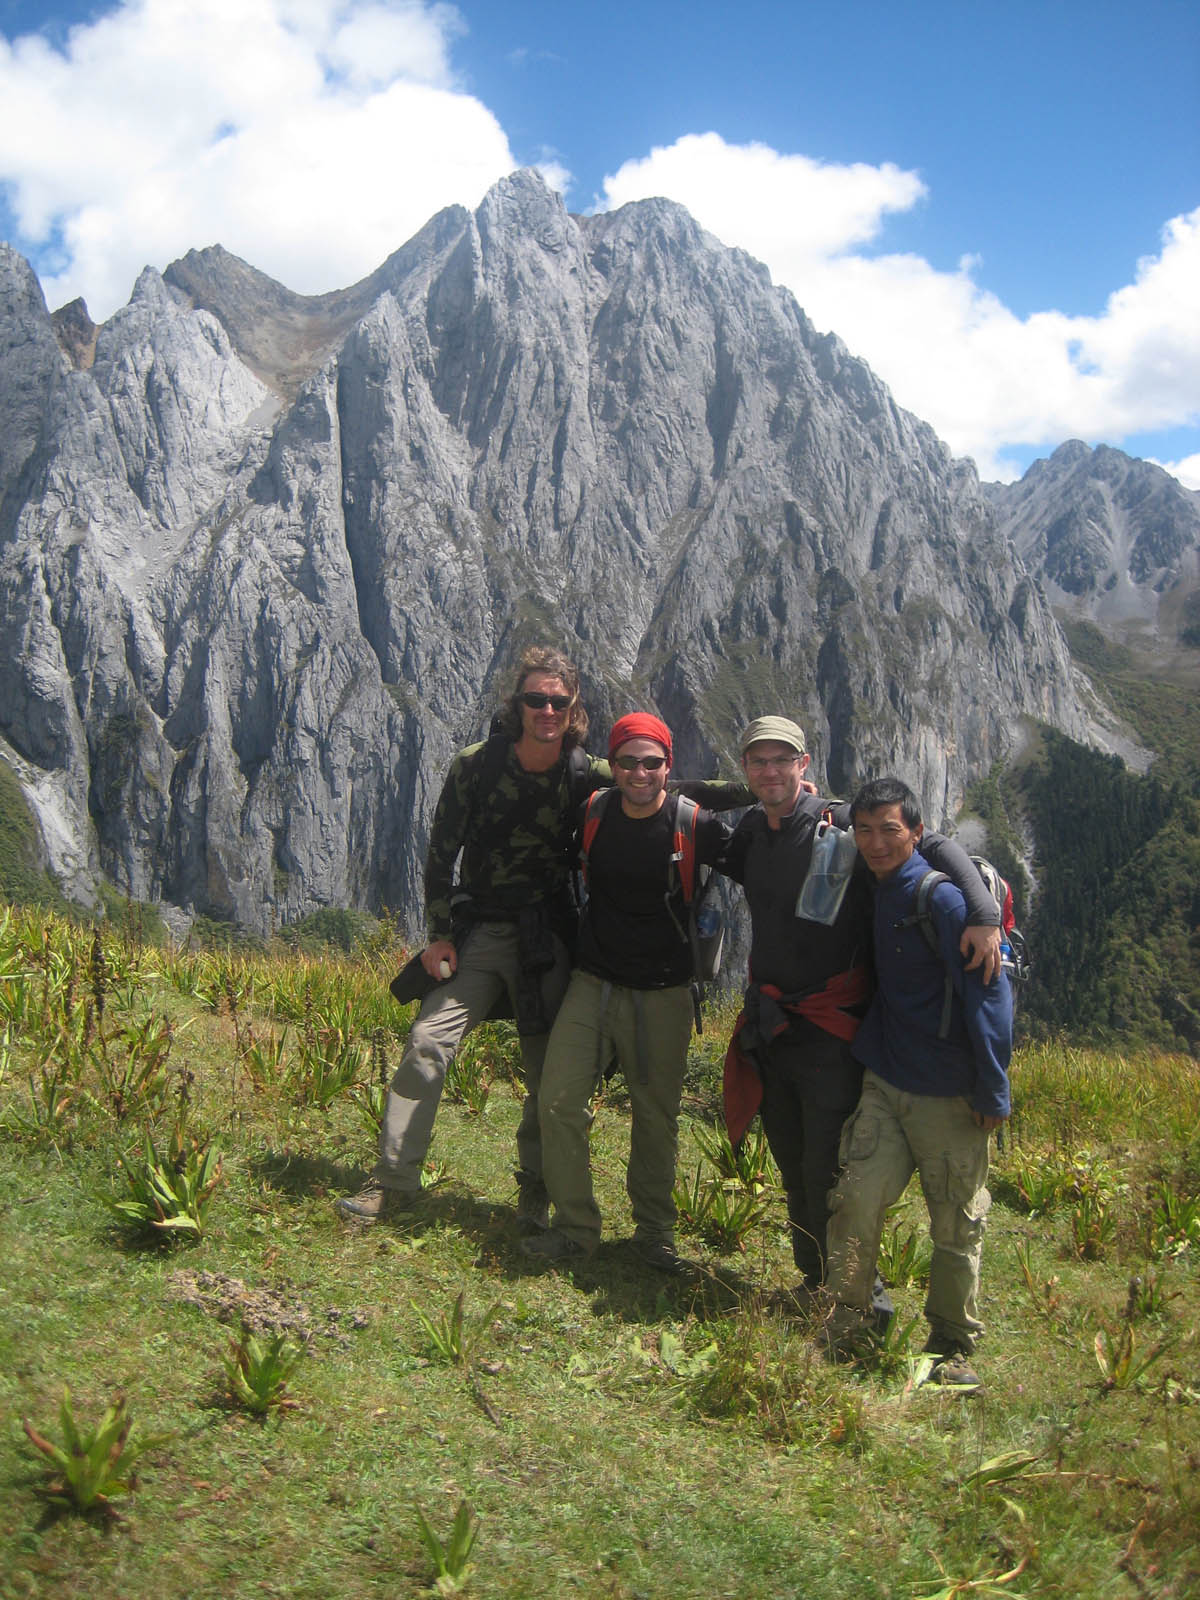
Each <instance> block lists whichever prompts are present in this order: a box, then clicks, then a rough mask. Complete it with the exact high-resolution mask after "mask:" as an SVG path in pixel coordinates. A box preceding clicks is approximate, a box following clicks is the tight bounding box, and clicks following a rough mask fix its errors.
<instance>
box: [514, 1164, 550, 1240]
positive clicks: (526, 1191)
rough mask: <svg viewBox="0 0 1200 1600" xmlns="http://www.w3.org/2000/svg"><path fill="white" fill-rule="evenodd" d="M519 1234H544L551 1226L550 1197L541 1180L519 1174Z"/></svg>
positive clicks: (530, 1174) (526, 1174) (525, 1174)
mask: <svg viewBox="0 0 1200 1600" xmlns="http://www.w3.org/2000/svg"><path fill="white" fill-rule="evenodd" d="M517 1191H518V1199H517V1232H518V1233H542V1232H544V1231H545V1229H547V1228H548V1227H549V1226H550V1196H549V1194H548V1193H547V1192H546V1185H545V1184H544V1183H543V1181H542V1180H541V1178H535V1177H534V1176H533V1175H532V1173H524V1172H518V1173H517Z"/></svg>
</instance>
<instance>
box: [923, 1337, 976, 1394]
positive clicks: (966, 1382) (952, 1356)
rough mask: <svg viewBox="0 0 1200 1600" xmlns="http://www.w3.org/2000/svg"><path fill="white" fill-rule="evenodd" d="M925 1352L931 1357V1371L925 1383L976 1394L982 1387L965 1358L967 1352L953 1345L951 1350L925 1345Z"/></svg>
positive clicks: (973, 1369)
mask: <svg viewBox="0 0 1200 1600" xmlns="http://www.w3.org/2000/svg"><path fill="white" fill-rule="evenodd" d="M925 1353H926V1354H927V1355H931V1356H932V1357H933V1371H932V1372H931V1373H930V1374H929V1376H928V1377H927V1378H926V1380H925V1382H926V1383H936V1384H940V1385H941V1387H942V1388H943V1389H962V1390H964V1391H969V1392H971V1393H974V1394H978V1393H979V1392H980V1390H981V1389H982V1388H983V1380H982V1379H981V1378H980V1376H979V1374H978V1373H977V1372H976V1371H975V1368H974V1367H973V1366H972V1365H971V1363H970V1361H969V1360H968V1359H967V1352H966V1351H965V1350H963V1349H962V1348H960V1347H959V1346H955V1347H954V1348H953V1349H951V1350H944V1351H943V1350H930V1348H929V1346H928V1345H926V1347H925Z"/></svg>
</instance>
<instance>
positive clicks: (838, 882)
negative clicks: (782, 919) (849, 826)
mask: <svg viewBox="0 0 1200 1600" xmlns="http://www.w3.org/2000/svg"><path fill="white" fill-rule="evenodd" d="M857 859H858V850H857V849H856V847H855V844H854V835H853V834H851V833H847V832H845V830H844V829H842V828H835V827H834V825H833V824H832V823H831V822H818V823H817V831H816V835H815V837H814V839H813V848H812V861H811V862H810V863H809V868H808V872H807V874H806V876H805V879H804V882H803V883H802V884H801V886H800V893H799V895H798V896H797V898H796V915H797V916H798V917H803V918H804V920H805V921H806V922H820V923H823V924H824V925H825V927H827V928H828V927H832V926H833V924H834V923H835V922H836V921H837V915H838V912H839V911H840V910H841V909H842V901H843V900H844V899H845V898H846V890H847V888H848V887H849V884H850V875H851V873H852V872H853V871H854V863H855V861H857Z"/></svg>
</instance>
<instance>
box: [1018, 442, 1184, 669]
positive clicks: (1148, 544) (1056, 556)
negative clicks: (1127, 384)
mask: <svg viewBox="0 0 1200 1600" xmlns="http://www.w3.org/2000/svg"><path fill="white" fill-rule="evenodd" d="M986 493H987V495H988V497H989V499H990V500H991V502H992V504H993V506H994V507H995V509H996V511H997V512H998V513H999V516H1000V527H1001V530H1002V532H1003V533H1004V534H1005V535H1006V537H1008V538H1009V539H1011V540H1012V543H1013V546H1014V548H1015V549H1016V551H1017V553H1018V554H1019V555H1020V557H1021V559H1022V560H1023V561H1024V562H1025V564H1026V565H1027V566H1028V568H1029V569H1030V571H1031V572H1033V573H1035V574H1036V575H1037V577H1038V578H1039V579H1040V580H1041V583H1042V586H1043V588H1044V589H1045V591H1046V594H1047V596H1048V598H1049V599H1050V600H1051V602H1052V604H1053V605H1054V606H1055V607H1056V609H1058V610H1059V611H1061V612H1062V614H1063V615H1065V616H1070V617H1076V618H1085V619H1087V620H1089V621H1092V622H1095V623H1097V624H1098V625H1099V626H1100V627H1102V628H1103V629H1104V630H1105V631H1106V632H1108V633H1111V634H1115V635H1117V636H1119V637H1121V638H1122V639H1124V640H1126V641H1127V642H1129V643H1131V644H1134V645H1139V644H1140V645H1142V646H1145V647H1149V648H1150V649H1151V650H1152V651H1153V652H1154V653H1155V654H1157V655H1160V656H1162V657H1164V658H1169V657H1171V656H1172V655H1177V654H1178V651H1179V647H1180V646H1183V647H1184V649H1187V648H1189V647H1190V649H1191V650H1192V651H1193V652H1194V650H1195V649H1196V648H1197V647H1200V494H1198V493H1197V492H1196V491H1195V490H1194V489H1185V488H1184V487H1183V485H1182V484H1181V483H1179V482H1178V480H1177V479H1175V478H1173V477H1172V476H1171V475H1170V473H1168V472H1165V471H1164V470H1163V468H1162V467H1159V466H1156V465H1155V464H1154V463H1153V462H1151V461H1138V460H1136V459H1134V458H1133V457H1131V456H1127V455H1125V454H1124V452H1122V451H1120V450H1114V449H1113V448H1112V447H1111V446H1109V445H1098V446H1097V447H1096V448H1095V449H1094V450H1090V449H1089V448H1088V446H1087V445H1085V444H1083V443H1082V442H1081V441H1080V440H1078V439H1072V440H1069V441H1068V442H1067V443H1066V444H1064V445H1060V446H1059V448H1058V449H1057V450H1056V451H1055V452H1054V454H1053V455H1052V456H1050V458H1049V459H1048V460H1046V461H1035V462H1034V464H1033V465H1032V466H1031V467H1030V468H1029V471H1028V472H1027V473H1026V474H1025V476H1024V477H1023V478H1022V479H1021V481H1020V482H1019V483H1013V484H988V485H987V486H986Z"/></svg>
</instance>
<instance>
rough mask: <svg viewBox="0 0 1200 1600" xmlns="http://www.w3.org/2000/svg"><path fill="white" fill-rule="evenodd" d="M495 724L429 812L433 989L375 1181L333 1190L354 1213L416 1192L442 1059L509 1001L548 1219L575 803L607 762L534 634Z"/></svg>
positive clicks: (532, 1175)
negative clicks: (553, 1083) (550, 1093)
mask: <svg viewBox="0 0 1200 1600" xmlns="http://www.w3.org/2000/svg"><path fill="white" fill-rule="evenodd" d="M499 722H500V729H499V731H497V732H496V733H493V734H492V735H491V737H490V738H488V739H486V740H483V741H482V742H481V743H479V744H473V745H468V746H467V748H466V749H464V750H460V751H459V753H458V754H457V755H456V756H455V757H454V759H453V761H452V762H451V763H450V770H449V772H448V773H447V776H446V781H445V784H444V785H443V788H442V793H441V797H440V799H439V800H438V803H437V809H436V811H435V812H434V818H433V827H432V830H431V833H430V838H429V853H428V856H427V859H426V866H425V901H426V920H427V931H428V937H429V942H428V943H427V944H426V946H425V948H424V950H423V951H422V952H421V958H420V960H421V966H422V968H423V969H424V972H425V974H426V976H427V978H428V979H429V980H430V982H431V984H432V987H431V989H430V991H429V993H427V994H426V996H425V998H424V999H423V1001H422V1003H421V1010H420V1014H419V1015H418V1017H417V1019H416V1021H415V1022H414V1023H413V1026H412V1030H411V1032H410V1033H409V1036H408V1044H407V1048H406V1049H405V1052H404V1055H403V1057H402V1058H401V1061H400V1065H399V1066H398V1067H397V1069H396V1073H395V1076H394V1077H393V1079H392V1082H391V1087H390V1088H389V1090H388V1097H387V1103H386V1106H385V1109H384V1117H383V1125H382V1128H381V1129H380V1136H379V1160H378V1162H377V1163H376V1166H375V1169H374V1172H373V1174H372V1176H371V1179H370V1181H369V1182H368V1184H367V1186H366V1187H365V1188H364V1189H363V1190H362V1192H361V1193H359V1194H357V1195H352V1196H347V1197H346V1198H345V1199H343V1200H340V1201H339V1202H338V1208H339V1210H340V1211H341V1212H342V1213H343V1214H344V1215H345V1216H348V1217H352V1218H356V1219H358V1220H359V1221H362V1222H374V1221H376V1220H377V1219H378V1218H379V1217H381V1216H384V1215H386V1214H387V1213H389V1212H391V1211H396V1210H404V1209H406V1208H407V1207H409V1206H411V1205H412V1203H413V1202H414V1200H416V1199H417V1198H418V1196H419V1195H420V1192H421V1169H422V1166H423V1164H424V1161H425V1156H426V1154H427V1152H428V1149H429V1143H430V1140H431V1139H432V1137H433V1124H434V1118H435V1116H436V1113H437V1108H438V1103H439V1101H440V1099H441V1094H442V1085H443V1083H444V1081H445V1076H446V1069H447V1067H448V1066H449V1064H450V1062H451V1060H452V1059H453V1057H454V1054H455V1052H456V1051H457V1049H458V1047H459V1045H460V1044H461V1043H462V1041H463V1039H464V1038H465V1037H466V1035H467V1034H468V1033H469V1032H470V1031H471V1029H472V1028H474V1027H475V1026H476V1025H477V1024H478V1023H480V1022H483V1021H485V1020H486V1019H487V1018H488V1017H489V1016H491V1015H492V1014H493V1013H494V1011H495V1009H496V1007H497V1005H498V1004H499V1005H501V1006H503V1005H504V1002H505V1001H507V1003H508V1008H509V1010H510V1013H511V1014H515V1016H516V1019H517V1030H518V1033H519V1035H520V1041H521V1061H522V1067H523V1070H524V1076H525V1088H526V1099H525V1105H524V1109H523V1111H522V1115H521V1122H520V1126H519V1127H518V1129H517V1158H518V1173H517V1177H518V1183H519V1185H520V1194H521V1198H520V1205H519V1210H518V1215H519V1217H520V1218H521V1220H522V1221H524V1222H526V1223H528V1224H529V1225H533V1226H537V1225H544V1222H545V1219H546V1211H547V1203H546V1191H545V1187H544V1184H543V1182H542V1155H541V1139H540V1136H539V1133H538V1121H537V1092H538V1085H539V1083H540V1082H541V1075H542V1060H543V1057H544V1056H545V1052H546V1037H547V1035H548V1033H549V1030H550V1023H551V1022H552V1021H553V1018H554V1013H555V1012H556V1011H557V1009H558V1005H559V1002H560V1001H561V999H562V997H563V993H564V991H565V990H566V986H567V979H568V977H569V975H570V965H571V962H570V944H571V939H572V934H573V927H572V923H573V905H572V899H571V887H570V876H571V869H572V866H573V864H574V837H575V815H576V809H577V806H578V804H579V802H580V801H581V800H582V799H583V798H584V797H586V795H587V794H589V793H590V792H591V791H592V790H593V789H597V788H600V787H602V786H604V785H605V784H608V783H610V782H611V781H612V774H611V772H610V770H609V766H608V763H607V762H606V761H600V760H597V759H595V758H593V757H590V756H587V755H586V754H585V753H584V751H583V748H582V746H583V740H584V739H585V738H586V736H587V728H588V718H587V712H586V710H585V709H584V706H583V703H582V701H581V700H580V697H579V673H578V672H577V670H576V668H575V666H574V665H573V664H572V663H571V662H570V661H569V660H568V659H567V657H566V656H565V655H564V654H563V653H562V652H561V651H560V650H556V649H553V648H551V647H550V646H545V645H534V646H531V647H530V648H529V649H527V650H526V651H525V652H524V653H523V655H522V656H521V659H520V662H519V663H518V666H517V670H516V676H515V680H514V684H513V689H512V693H511V694H510V696H509V698H508V700H507V702H506V704H505V706H504V709H503V711H502V712H501V714H500V718H499ZM460 855H461V861H460V860H459V858H460ZM456 861H458V862H459V868H458V876H457V880H456V878H455V863H456Z"/></svg>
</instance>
